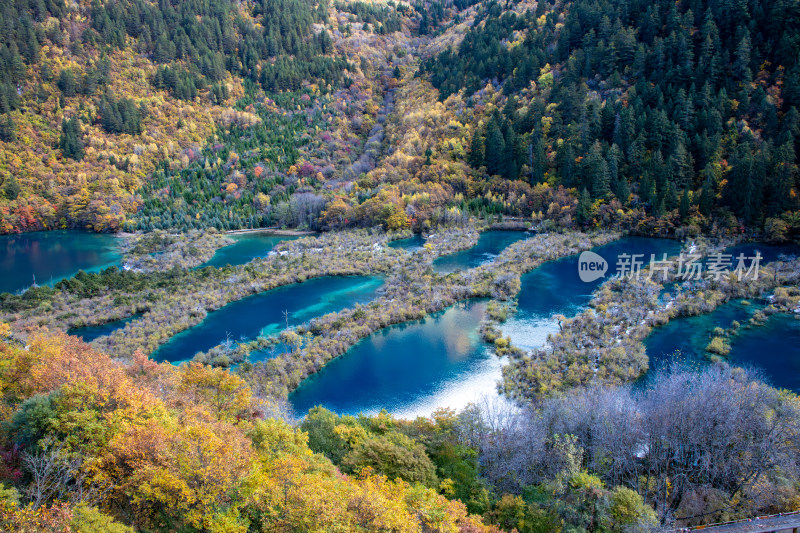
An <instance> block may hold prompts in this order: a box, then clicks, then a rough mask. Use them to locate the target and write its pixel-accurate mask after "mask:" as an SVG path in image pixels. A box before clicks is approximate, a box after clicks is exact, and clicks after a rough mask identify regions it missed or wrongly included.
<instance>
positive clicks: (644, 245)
mask: <svg viewBox="0 0 800 533" xmlns="http://www.w3.org/2000/svg"><path fill="white" fill-rule="evenodd" d="M680 248H681V243H680V242H678V241H673V240H667V239H652V238H645V237H626V238H623V239H620V240H618V241H614V242H612V243H609V244H606V245H605V246H599V247H597V248H593V251H594V252H596V253H598V254H600V255H601V256H602V257H603V258H604V259H605V260H606V261H607V262H608V271H607V272H606V275H605V277H602V278H600V279H598V280H596V281H593V282H589V283H584V282H583V281H581V280H580V278H579V277H578V256H577V255H574V256H570V257H565V258H563V259H559V260H557V261H550V262H548V263H545V264H543V265H542V266H540V267H539V268H537V269H535V270H532V271H531V272H529V273H528V274H525V275H524V276H522V279H521V282H522V288H521V289H520V292H519V295H518V298H517V301H518V303H517V312H516V313H515V314H514V315H513V316H511V317H510V318H509V319H508V320H507V321H506V322H505V323H503V324H502V325H501V329H502V331H503V334H504V335H508V336H509V337H511V340H512V341H513V343H514V344H515V345H517V346H519V347H521V348H524V349H526V350H531V349H534V348H538V347H541V346H543V345H544V344H545V343H546V342H547V335H549V334H551V333H555V332H557V331H558V322H556V321H555V320H553V318H552V317H553V315H555V314H561V315H564V316H566V317H567V318H569V317H572V316H575V315H577V314H578V313H580V312H581V311H582V310H583V309H585V308H586V306H588V304H589V302H590V301H591V299H592V291H594V290H595V289H596V288H597V287H598V286H599V285H600V284H601V283H603V282H604V281H605V280H606V279H607V278H608V277H609V276H612V275H614V273H615V272H616V265H617V256H618V255H619V254H622V253H627V254H645V258H644V261H645V262H649V261H650V254H655V255H656V258H657V259H660V258H661V257H662V254H664V253H666V254H667V255H673V254H677V253H678V252H679V251H680Z"/></svg>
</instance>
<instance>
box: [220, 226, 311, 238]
mask: <svg viewBox="0 0 800 533" xmlns="http://www.w3.org/2000/svg"><path fill="white" fill-rule="evenodd" d="M254 233H264V234H267V235H284V236H289V237H295V236H297V237H299V236H308V235H316V233H317V232H315V231H311V230H299V229H277V228H248V229H232V230H228V231H226V232H225V234H226V235H252V234H254Z"/></svg>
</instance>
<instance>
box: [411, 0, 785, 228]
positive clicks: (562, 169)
mask: <svg viewBox="0 0 800 533" xmlns="http://www.w3.org/2000/svg"><path fill="white" fill-rule="evenodd" d="M563 8H566V9H563ZM798 25H800V9H798V6H797V5H796V3H792V2H730V1H719V2H717V1H711V2H706V1H688V2H678V3H670V2H662V3H655V4H653V3H652V2H636V1H625V2H594V1H592V2H589V1H581V0H578V1H575V2H571V3H569V4H564V5H562V4H561V3H556V4H555V5H550V4H548V3H546V2H539V3H538V4H537V5H536V8H535V9H530V10H526V11H525V12H524V13H521V14H517V13H514V12H508V11H506V10H505V9H504V8H503V7H502V5H501V4H499V3H494V2H490V3H487V4H484V5H483V6H481V11H480V13H479V14H478V15H477V16H476V17H475V22H474V25H473V27H472V28H471V29H470V30H469V31H468V32H467V33H466V34H465V35H464V39H463V41H462V42H461V43H460V45H459V46H458V48H457V49H455V50H446V51H444V52H442V53H441V54H439V55H438V56H436V57H435V58H433V59H431V60H429V61H427V62H426V63H425V64H424V65H423V69H422V70H423V71H424V72H426V73H429V74H430V78H431V81H432V82H433V84H434V85H435V86H436V87H437V88H438V89H439V90H440V93H441V97H442V98H446V97H447V96H448V95H450V94H452V93H456V92H459V91H461V90H463V91H464V95H465V96H467V97H469V99H468V100H467V101H468V102H469V103H470V104H472V105H475V106H479V105H482V104H483V103H484V96H483V94H482V93H483V92H484V86H486V84H487V81H488V82H490V83H492V84H494V85H495V86H496V87H501V88H502V91H503V93H504V95H505V97H506V98H505V100H504V104H503V105H502V106H501V107H498V106H495V107H491V108H487V109H486V111H485V113H484V114H483V120H482V124H481V126H480V127H479V128H477V129H476V131H475V133H474V134H473V136H472V140H471V144H470V152H469V162H470V164H471V165H472V166H473V167H474V168H476V169H480V170H481V171H483V172H485V173H486V174H489V175H500V176H503V177H504V178H506V179H509V180H514V179H525V180H529V181H530V182H532V183H539V182H543V181H547V182H549V183H560V184H563V185H564V186H566V187H570V188H575V189H576V190H577V191H579V192H580V196H579V199H580V204H579V206H578V210H577V212H576V217H577V219H578V222H579V223H583V224H587V223H589V222H590V220H591V218H592V217H591V210H592V209H596V208H597V204H598V203H600V204H602V203H608V202H610V201H614V200H616V201H617V202H619V204H620V205H622V206H627V205H631V204H633V205H635V206H642V207H643V208H645V209H646V210H647V212H648V213H651V214H652V215H653V216H654V217H656V218H662V217H665V216H669V214H670V213H671V212H674V213H675V214H677V215H678V217H679V222H680V223H685V222H686V221H687V220H690V219H691V218H693V217H696V216H697V215H700V216H703V217H708V216H710V215H711V214H712V213H714V212H717V213H722V212H724V210H728V211H730V212H732V213H733V214H734V215H735V216H736V217H737V218H738V219H739V220H740V221H741V222H742V223H743V224H745V225H762V224H763V223H764V221H765V219H767V218H772V219H775V218H777V217H776V215H780V214H781V213H785V212H787V211H792V210H796V209H797V207H798V203H797V202H798V200H797V194H796V187H797V179H798V172H797V154H798V149H800V112H798V106H800V44H798V39H797V38H796V36H795V35H794V34H795V33H796V31H797V30H796V28H797V27H798ZM632 193H633V196H632ZM772 223H773V224H774V223H777V222H772ZM795 229H796V228H795Z"/></svg>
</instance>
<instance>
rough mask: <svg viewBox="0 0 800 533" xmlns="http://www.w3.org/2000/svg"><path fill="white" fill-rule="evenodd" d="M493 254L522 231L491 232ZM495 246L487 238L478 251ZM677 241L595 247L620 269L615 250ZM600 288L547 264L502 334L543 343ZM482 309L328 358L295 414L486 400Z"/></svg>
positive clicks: (494, 376) (412, 409) (421, 410)
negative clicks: (558, 316)
mask: <svg viewBox="0 0 800 533" xmlns="http://www.w3.org/2000/svg"><path fill="white" fill-rule="evenodd" d="M491 233H492V234H493V235H488V234H484V236H482V239H483V238H484V237H485V236H487V235H488V240H491V241H493V242H492V243H491V249H492V250H494V251H493V252H492V254H496V253H498V252H500V251H502V249H503V248H502V247H500V243H501V242H505V243H506V245H508V244H511V243H512V242H516V241H517V240H519V239H521V238H524V237H525V236H526V234H525V233H521V232H491ZM489 248H490V246H489V243H488V242H487V240H484V242H483V245H482V246H481V249H482V250H484V253H488V252H486V250H488V249H489ZM679 249H680V243H678V242H676V241H669V240H663V239H643V238H636V237H632V238H626V239H622V240H620V241H617V242H614V243H612V244H609V245H606V246H603V247H599V248H596V249H595V251H596V252H598V253H600V254H601V255H603V256H604V257H605V258H606V260H607V261H608V262H609V264H610V269H611V272H609V274H612V273H613V270H614V268H615V266H616V256H617V254H618V253H622V252H626V253H631V254H633V253H645V254H648V256H647V259H648V260H649V254H651V253H655V254H657V255H658V256H659V257H660V254H661V253H665V252H666V253H668V254H672V253H676V252H678V251H679ZM453 256H459V257H460V258H461V259H460V261H461V262H460V263H459V265H460V268H467V267H468V266H474V265H475V262H478V263H480V262H482V261H486V260H487V259H490V257H487V256H481V255H480V254H478V255H474V254H471V253H470V251H467V252H459V253H458V254H453V255H452V256H448V257H449V259H450V261H451V262H450V265H451V266H454V265H455V263H456V261H454V260H453ZM600 283H601V281H596V282H593V283H583V282H582V281H580V279H579V277H578V258H577V256H575V257H569V258H565V259H562V260H559V261H553V262H549V263H545V264H544V265H542V266H541V267H539V268H538V269H536V270H534V271H533V272H531V273H529V274H527V275H526V276H524V277H523V281H522V292H521V293H520V299H519V311H518V313H517V314H516V316H514V317H512V319H510V320H509V321H508V322H507V323H506V324H504V325H503V332H504V333H508V334H511V337H512V339H514V341H515V342H518V343H519V344H522V345H526V344H528V343H527V342H520V341H525V340H528V341H529V342H531V343H534V342H536V341H535V339H536V338H541V343H537V344H534V345H537V346H538V345H539V344H542V343H544V341H545V340H546V333H544V329H546V331H547V332H550V331H552V330H553V328H555V329H558V326H557V325H556V322H554V321H552V320H551V319H550V317H551V316H552V315H553V314H555V313H564V314H566V315H568V316H571V315H574V314H575V313H577V312H579V311H580V310H581V309H582V308H583V307H585V306H586V305H587V304H588V303H589V300H590V299H591V292H592V291H593V290H594V289H595V288H596V287H597V286H598V285H599V284H600ZM484 310H485V304H484V303H482V302H468V303H462V304H459V305H457V306H455V307H451V308H449V309H448V310H446V311H444V312H443V313H439V314H436V315H433V316H430V317H428V318H426V319H425V320H422V321H419V322H413V323H410V324H400V325H397V326H391V327H389V328H386V329H384V330H381V331H379V332H377V333H375V334H373V335H372V336H370V337H368V338H367V339H365V340H364V341H362V342H361V343H359V344H357V345H356V346H355V347H353V348H352V349H350V350H349V351H348V352H347V353H345V354H343V355H342V356H341V357H339V358H338V359H336V360H334V361H331V362H330V363H329V364H328V365H327V366H326V367H325V368H323V369H322V370H321V371H320V372H319V373H317V374H316V375H314V376H312V377H310V378H308V379H307V380H305V381H304V382H303V383H301V385H300V387H299V388H298V389H297V390H296V391H295V392H294V393H292V394H291V396H290V400H291V402H292V405H293V406H294V408H295V412H296V413H297V414H298V415H300V416H302V415H303V414H304V413H305V412H306V411H307V410H308V409H309V408H311V407H314V406H315V405H323V406H325V407H327V408H328V409H331V410H333V411H336V412H338V413H348V414H357V413H359V412H364V413H375V412H377V411H379V410H380V409H382V408H383V409H387V410H388V411H389V412H391V413H392V414H395V415H398V416H405V417H410V416H416V415H428V414H430V413H431V412H432V411H433V410H434V409H435V408H436V407H445V406H449V407H453V408H460V407H464V406H465V405H466V404H467V403H468V402H470V401H475V400H477V399H479V398H480V397H481V396H496V389H495V385H496V383H497V381H498V380H499V379H500V376H501V368H502V364H503V362H502V360H501V359H499V358H497V357H496V356H494V355H493V350H492V349H491V347H489V346H487V345H486V344H485V343H484V342H483V341H482V339H481V338H480V333H479V326H480V320H481V315H482V314H483V313H484Z"/></svg>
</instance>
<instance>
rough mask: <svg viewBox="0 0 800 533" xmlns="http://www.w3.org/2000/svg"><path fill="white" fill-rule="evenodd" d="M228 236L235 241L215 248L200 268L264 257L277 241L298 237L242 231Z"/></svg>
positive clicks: (240, 262) (241, 262) (232, 264)
mask: <svg viewBox="0 0 800 533" xmlns="http://www.w3.org/2000/svg"><path fill="white" fill-rule="evenodd" d="M230 237H231V238H232V239H233V240H235V241H236V242H235V243H234V244H231V245H229V246H225V247H224V248H220V249H219V250H217V252H216V253H215V254H214V257H212V258H211V259H210V260H208V261H207V262H206V263H204V264H202V265H200V266H201V268H202V267H207V266H213V267H217V268H219V267H224V266H225V265H231V266H235V265H243V264H245V263H249V262H250V261H252V260H253V259H255V258H256V257H266V255H267V254H268V253H269V252H270V251H271V250H272V249H273V248H275V245H276V244H278V243H279V242H283V241H291V240H294V239H299V238H300V237H299V236H294V235H292V236H289V235H272V234H269V233H244V234H241V235H230Z"/></svg>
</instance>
